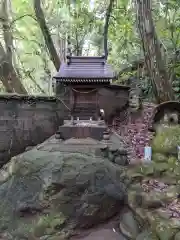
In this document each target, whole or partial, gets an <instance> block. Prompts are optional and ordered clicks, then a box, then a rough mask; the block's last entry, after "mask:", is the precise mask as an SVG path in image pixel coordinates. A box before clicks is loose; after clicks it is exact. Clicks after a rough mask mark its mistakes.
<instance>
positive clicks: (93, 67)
mask: <svg viewBox="0 0 180 240" xmlns="http://www.w3.org/2000/svg"><path fill="white" fill-rule="evenodd" d="M54 78H55V79H56V80H59V82H67V83H70V82H83V83H84V82H86V83H89V82H92V83H93V82H94V83H96V82H99V83H110V80H112V79H115V78H116V75H115V73H114V71H113V70H112V67H111V65H109V64H108V63H107V62H106V59H105V57H104V56H102V57H80V56H76V57H75V56H68V57H67V62H66V63H62V64H61V66H60V69H59V72H58V73H57V74H56V75H55V76H54Z"/></svg>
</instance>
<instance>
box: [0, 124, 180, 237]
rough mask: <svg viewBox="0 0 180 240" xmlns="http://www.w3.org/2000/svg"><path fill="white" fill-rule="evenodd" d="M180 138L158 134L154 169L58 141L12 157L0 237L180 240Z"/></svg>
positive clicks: (0, 195)
mask: <svg viewBox="0 0 180 240" xmlns="http://www.w3.org/2000/svg"><path fill="white" fill-rule="evenodd" d="M179 136H180V128H179V127H168V128H167V127H165V128H164V129H163V131H161V132H160V133H158V135H157V136H156V137H155V138H154V140H153V143H152V147H153V161H152V162H151V163H149V164H143V163H141V164H139V165H129V166H123V165H124V164H117V163H116V162H115V161H113V162H112V161H111V158H108V157H102V156H100V155H96V153H97V151H95V152H92V151H90V152H84V153H83V154H82V153H78V152H72V151H68V147H67V148H66V149H67V151H64V152H62V151H60V149H61V148H60V142H59V141H60V140H56V139H54V138H53V137H52V138H50V139H49V140H47V141H46V142H44V143H43V144H41V145H39V146H37V147H35V148H32V149H29V150H28V151H27V152H25V153H23V154H21V155H18V156H16V157H14V158H12V160H11V161H10V162H9V164H7V165H6V166H5V167H4V168H3V169H1V171H0V199H1V205H0V233H1V235H0V237H1V239H3V240H12V239H13V240H25V239H29V240H37V239H39V240H61V239H72V240H75V239H82V240H83V239H84V240H93V239H94V240H95V239H98V240H100V239H103V240H109V239H112V240H116V239H117V240H178V239H180V201H179V182H180V164H179V162H178V160H177V154H176V147H177V145H178V144H180V137H179ZM121 150H122V149H121ZM122 162H123V163H124V159H123V158H122ZM118 163H120V159H119V161H118Z"/></svg>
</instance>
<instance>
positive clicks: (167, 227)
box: [147, 211, 180, 240]
mask: <svg viewBox="0 0 180 240" xmlns="http://www.w3.org/2000/svg"><path fill="white" fill-rule="evenodd" d="M147 220H148V222H149V224H150V226H151V228H152V229H153V231H154V232H156V234H157V236H158V239H160V240H171V239H174V238H173V237H174V236H175V235H176V233H177V232H178V229H179V227H180V221H173V219H172V220H170V219H164V218H162V217H160V216H159V215H158V214H156V212H155V211H149V212H147Z"/></svg>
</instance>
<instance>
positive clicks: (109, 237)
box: [71, 216, 125, 240]
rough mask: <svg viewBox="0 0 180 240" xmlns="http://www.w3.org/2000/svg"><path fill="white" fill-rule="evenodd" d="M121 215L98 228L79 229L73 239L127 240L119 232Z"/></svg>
mask: <svg viewBox="0 0 180 240" xmlns="http://www.w3.org/2000/svg"><path fill="white" fill-rule="evenodd" d="M118 225H119V216H116V217H115V218H113V219H112V220H110V221H109V222H107V223H105V224H101V225H99V226H98V227H96V228H92V229H88V230H84V231H79V232H78V233H77V235H76V236H74V237H72V238H71V240H125V238H124V237H123V236H122V235H121V234H120V233H119V232H118V230H119V227H118Z"/></svg>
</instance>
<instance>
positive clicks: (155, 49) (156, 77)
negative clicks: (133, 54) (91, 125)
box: [136, 0, 174, 103]
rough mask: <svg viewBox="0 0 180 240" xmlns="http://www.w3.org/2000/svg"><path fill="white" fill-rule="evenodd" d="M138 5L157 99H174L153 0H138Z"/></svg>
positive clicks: (144, 48) (138, 21)
mask: <svg viewBox="0 0 180 240" xmlns="http://www.w3.org/2000/svg"><path fill="white" fill-rule="evenodd" d="M136 5H137V24H138V29H139V33H140V37H141V40H142V45H143V50H144V55H145V62H146V65H147V69H148V71H149V75H150V77H151V81H152V85H153V88H154V94H155V98H156V101H157V102H158V103H160V102H164V101H169V100H172V99H174V95H173V90H172V86H171V83H170V80H169V77H168V72H167V68H166V64H165V61H164V59H163V56H162V52H161V47H160V42H159V40H158V36H157V33H156V31H155V27H154V22H153V18H152V9H151V8H152V1H151V0H136Z"/></svg>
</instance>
